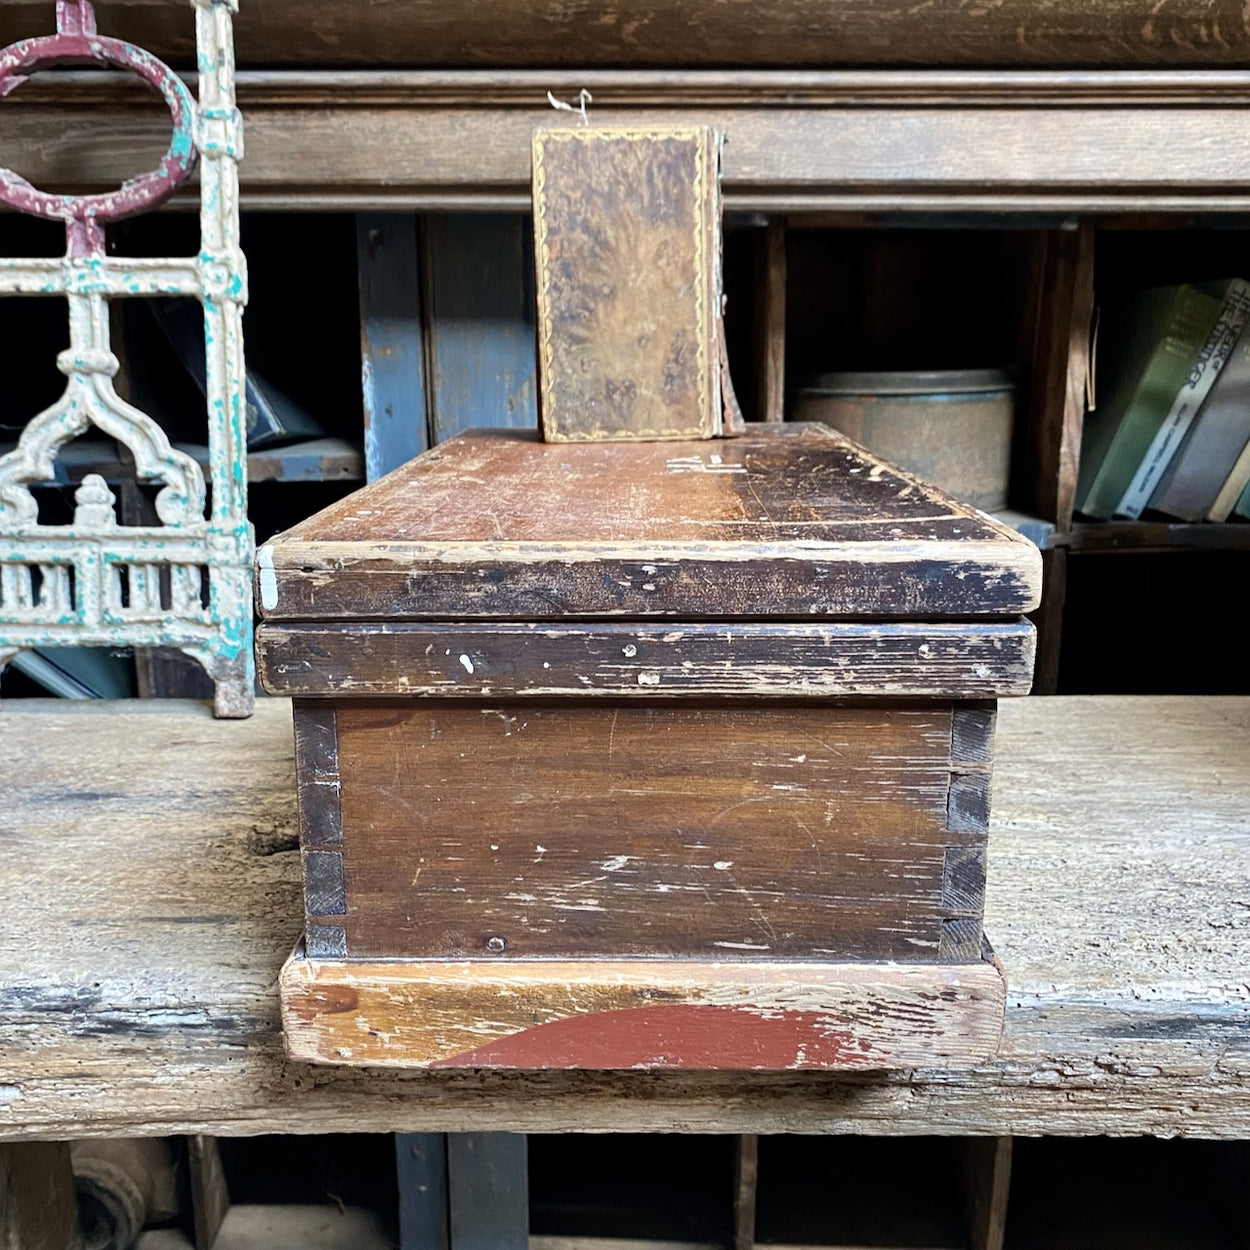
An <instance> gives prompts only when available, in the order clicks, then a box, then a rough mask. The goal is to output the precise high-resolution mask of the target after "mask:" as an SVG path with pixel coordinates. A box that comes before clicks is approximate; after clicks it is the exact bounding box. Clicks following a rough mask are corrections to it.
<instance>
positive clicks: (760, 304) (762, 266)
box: [755, 217, 787, 421]
mask: <svg viewBox="0 0 1250 1250" xmlns="http://www.w3.org/2000/svg"><path fill="white" fill-rule="evenodd" d="M757 265H758V271H757V275H756V283H755V323H756V324H755V355H756V366H755V373H756V377H757V378H758V388H757V396H756V401H755V419H756V420H757V421H784V420H785V419H786V285H787V274H786V221H785V218H784V217H774V218H772V219H770V220H769V222H768V224H767V225H766V226H765V227H764V238H763V246H762V247H761V248H760V254H759V257H758V259H757Z"/></svg>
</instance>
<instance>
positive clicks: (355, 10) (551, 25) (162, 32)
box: [0, 0, 1250, 68]
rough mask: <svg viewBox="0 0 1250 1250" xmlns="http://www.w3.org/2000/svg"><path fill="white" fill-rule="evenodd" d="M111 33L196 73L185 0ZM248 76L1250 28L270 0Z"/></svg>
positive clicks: (1019, 4)
mask: <svg viewBox="0 0 1250 1250" xmlns="http://www.w3.org/2000/svg"><path fill="white" fill-rule="evenodd" d="M98 9H99V13H100V30H101V32H104V31H107V32H108V33H109V34H117V35H120V36H121V37H124V38H129V39H133V40H136V41H137V42H139V43H142V44H145V45H147V46H150V47H151V48H152V49H153V50H154V51H155V52H157V53H158V54H159V55H162V56H164V57H166V58H169V59H172V60H173V61H175V62H178V63H180V64H191V63H193V62H194V50H193V46H192V43H191V31H190V30H189V29H188V28H189V27H190V25H191V23H190V22H189V21H188V19H187V17H186V14H185V12H184V11H182V10H181V9H180V7H179V4H178V3H177V2H176V0H138V2H136V0H101V3H100V4H99V5H98ZM0 15H2V17H3V20H2V21H0V44H3V43H8V42H10V41H11V40H12V39H14V38H19V37H21V36H24V35H29V34H32V33H50V32H51V29H52V26H51V19H50V18H49V16H48V13H47V9H46V6H45V5H42V4H38V3H34V0H13V2H11V3H6V4H5V5H4V6H3V7H0ZM236 29H237V35H236V39H237V43H238V49H239V57H240V60H241V63H242V64H245V65H316V64H332V65H492V64H495V65H534V66H539V67H544V68H546V67H551V66H559V65H569V64H575V65H623V64H629V65H643V64H656V65H668V64H677V65H692V64H694V65H698V64H704V65H742V64H748V65H783V66H786V65H796V64H803V65H838V64H842V65H992V66H998V65H1012V66H1031V65H1063V64H1068V65H1086V66H1093V67H1097V66H1110V65H1124V66H1137V65H1195V66H1216V65H1231V66H1237V65H1242V64H1245V62H1246V61H1247V60H1248V59H1250V19H1248V18H1247V17H1246V14H1245V13H1244V11H1243V10H1242V8H1241V6H1240V5H1239V4H1235V3H1232V2H1231V0H1175V3H1171V4H1168V5H1167V6H1166V7H1164V8H1160V6H1159V5H1158V4H1152V3H1149V0H1100V3H1098V4H1090V3H1089V2H1088V0H1047V2H1046V3H1043V4H1038V3H1036V0H1003V2H1002V3H998V4H994V5H987V6H981V5H976V6H969V5H967V4H963V3H960V2H959V0H938V2H937V3H935V4H930V5H926V6H925V7H923V8H921V9H917V8H916V6H915V5H914V4H912V3H907V0H885V2H884V3H881V2H880V0H877V2H874V0H833V2H832V3H831V2H830V0H766V2H765V3H757V4H753V5H751V6H750V11H749V13H748V12H745V11H744V10H743V9H742V7H741V6H739V5H737V4H734V3H731V2H729V0H679V2H677V3H672V2H669V3H660V2H659V0H599V3H596V4H594V5H593V6H588V5H586V4H568V3H558V2H557V0H467V2H465V3H461V4H458V5H456V6H455V7H454V8H452V9H448V8H447V7H446V6H445V5H439V4H436V3H434V0H356V3H355V4H354V5H352V6H351V8H350V10H348V9H342V10H340V9H338V8H335V7H330V8H327V7H326V6H325V5H324V4H322V3H318V2H317V0H265V3H264V4H261V5H256V6H253V7H252V8H250V9H249V8H248V7H246V6H243V7H242V8H241V10H240V13H239V17H238V20H237V27H236Z"/></svg>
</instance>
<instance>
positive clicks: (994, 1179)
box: [963, 1137, 1013, 1250]
mask: <svg viewBox="0 0 1250 1250" xmlns="http://www.w3.org/2000/svg"><path fill="white" fill-rule="evenodd" d="M1012 1142H1013V1139H1012V1138H1010V1137H974V1138H971V1139H970V1140H969V1141H968V1142H967V1143H966V1144H965V1148H964V1176H963V1182H964V1206H965V1210H966V1211H967V1219H968V1241H969V1244H970V1246H971V1250H1003V1243H1004V1240H1005V1238H1006V1233H1007V1199H1008V1195H1009V1193H1010V1190H1011V1156H1012Z"/></svg>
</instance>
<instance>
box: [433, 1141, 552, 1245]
mask: <svg viewBox="0 0 1250 1250" xmlns="http://www.w3.org/2000/svg"><path fill="white" fill-rule="evenodd" d="M529 1189H530V1186H529V1147H528V1143H527V1142H526V1139H525V1137H524V1135H522V1134H520V1133H449V1134H448V1136H447V1215H448V1220H447V1224H448V1239H449V1242H450V1245H451V1248H452V1250H460V1248H461V1247H464V1250H529V1244H530V1242H529V1217H530V1204H529ZM414 1250H427V1247H425V1246H421V1247H419V1248H414ZM429 1250H436V1248H435V1247H429Z"/></svg>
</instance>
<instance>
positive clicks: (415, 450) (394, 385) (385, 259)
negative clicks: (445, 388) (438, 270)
mask: <svg viewBox="0 0 1250 1250" xmlns="http://www.w3.org/2000/svg"><path fill="white" fill-rule="evenodd" d="M356 244H357V257H358V265H359V282H360V360H361V380H362V383H363V390H364V405H365V472H366V475H367V477H368V479H369V481H371V482H372V481H374V480H375V479H376V478H379V477H382V476H383V475H385V474H387V473H389V472H390V471H391V470H392V469H395V468H398V467H399V466H400V465H401V464H404V463H406V462H407V461H409V460H411V459H412V458H413V457H414V456H419V455H420V454H421V453H422V452H423V451H424V450H425V449H426V448H427V447H428V446H429V421H428V418H427V414H426V398H425V396H426V381H425V360H424V343H423V334H422V325H421V286H420V282H419V280H418V271H417V219H416V217H415V216H413V215H412V214H411V213H361V214H360V215H359V216H358V217H357V218H356Z"/></svg>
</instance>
